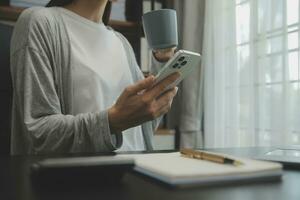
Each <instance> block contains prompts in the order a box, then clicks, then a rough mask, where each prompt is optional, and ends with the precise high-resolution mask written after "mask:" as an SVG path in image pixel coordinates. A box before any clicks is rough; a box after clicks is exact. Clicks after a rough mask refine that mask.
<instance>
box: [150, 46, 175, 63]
mask: <svg viewBox="0 0 300 200" xmlns="http://www.w3.org/2000/svg"><path fill="white" fill-rule="evenodd" d="M175 50H176V47H173V48H168V49H159V50H155V51H153V55H154V57H155V58H156V60H158V61H159V62H167V61H168V60H169V59H170V58H172V57H173V56H174V54H175Z"/></svg>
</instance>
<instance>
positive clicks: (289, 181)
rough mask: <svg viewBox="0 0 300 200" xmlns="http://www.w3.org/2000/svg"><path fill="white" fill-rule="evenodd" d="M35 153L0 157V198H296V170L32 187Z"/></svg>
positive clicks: (248, 151) (299, 180)
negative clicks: (176, 181) (236, 178)
mask: <svg viewBox="0 0 300 200" xmlns="http://www.w3.org/2000/svg"><path fill="white" fill-rule="evenodd" d="M267 150H269V149H267V148H235V149H215V151H218V152H225V153H231V154H234V155H240V156H248V157H252V156H255V155H258V154H260V153H263V152H266V151H267ZM37 159H39V158H37V157H0V199H3V200H5V199H22V200H27V199H30V200H35V199H43V200H44V199H51V200H53V199H55V200H59V199H63V200H68V199H70V200H77V199H85V200H86V199H88V200H93V199H105V200H109V199H122V200H126V199H137V200H141V199H142V200H148V199H149V200H159V199H162V200H168V199H172V200H180V199H183V200H189V199H205V200H215V199H222V200H236V199H242V200H248V199H249V200H250V199H251V200H253V199H264V200H268V199H270V200H276V199H288V200H292V199H297V200H299V199H300V171H296V170H285V171H284V175H283V177H282V181H278V182H260V183H250V184H249V183H243V184H230V185H223V186H207V187H203V186H202V187H194V188H188V189H174V188H170V187H167V186H166V185H163V184H161V183H159V182H157V181H154V180H152V179H150V178H147V177H144V176H141V175H138V174H134V173H129V174H127V175H125V177H124V178H123V181H122V184H117V185H115V186H100V185H89V184H88V183H87V184H86V186H82V185H81V186H80V187H79V188H74V187H68V186H63V187H59V188H56V187H47V188H44V189H37V188H35V187H34V186H33V185H32V184H31V182H30V177H29V176H28V169H29V168H28V167H29V166H30V164H31V163H32V161H34V160H37Z"/></svg>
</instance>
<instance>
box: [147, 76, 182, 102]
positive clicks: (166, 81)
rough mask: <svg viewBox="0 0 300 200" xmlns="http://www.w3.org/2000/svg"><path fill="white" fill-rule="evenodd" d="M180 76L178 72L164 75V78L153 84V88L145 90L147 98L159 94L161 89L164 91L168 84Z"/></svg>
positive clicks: (153, 97)
mask: <svg viewBox="0 0 300 200" xmlns="http://www.w3.org/2000/svg"><path fill="white" fill-rule="evenodd" d="M179 77H180V74H179V73H178V72H175V73H173V74H171V75H169V76H168V77H166V78H165V79H164V80H162V81H161V82H160V83H158V84H157V85H155V86H154V87H153V88H151V89H150V90H148V91H147V93H146V94H145V95H146V96H147V97H148V98H152V99H156V98H157V97H158V96H160V95H161V93H162V92H163V91H165V90H166V89H167V88H168V86H169V85H171V84H172V83H174V82H175V81H176V80H177V79H178V78H179Z"/></svg>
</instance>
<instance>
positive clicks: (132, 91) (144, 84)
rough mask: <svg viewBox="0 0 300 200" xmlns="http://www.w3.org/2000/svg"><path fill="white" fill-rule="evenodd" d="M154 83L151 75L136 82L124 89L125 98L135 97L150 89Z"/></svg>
mask: <svg viewBox="0 0 300 200" xmlns="http://www.w3.org/2000/svg"><path fill="white" fill-rule="evenodd" d="M154 81H155V79H154V76H152V75H151V76H149V77H147V78H145V79H143V80H140V81H138V82H136V83H135V84H133V85H130V86H128V87H127V88H125V91H124V92H125V96H131V95H136V94H137V93H139V92H140V91H142V90H144V89H147V88H149V87H151V86H152V85H153V83H154Z"/></svg>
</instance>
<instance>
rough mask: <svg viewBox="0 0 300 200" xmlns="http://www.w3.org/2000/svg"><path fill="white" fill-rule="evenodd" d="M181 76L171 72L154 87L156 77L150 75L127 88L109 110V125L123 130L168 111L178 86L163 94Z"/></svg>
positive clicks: (112, 128) (113, 130)
mask: <svg viewBox="0 0 300 200" xmlns="http://www.w3.org/2000/svg"><path fill="white" fill-rule="evenodd" d="M177 78H179V74H178V73H174V74H171V75H170V76H168V77H167V78H165V79H164V80H163V81H161V82H160V83H159V84H157V85H155V86H154V87H153V84H154V81H155V78H154V77H153V76H149V77H148V78H145V79H143V80H140V81H138V82H137V83H135V84H134V85H131V86H128V87H127V88H125V90H124V91H123V93H122V94H121V96H120V97H119V98H118V100H117V102H116V103H115V104H114V105H113V106H112V107H111V108H110V109H109V110H108V119H109V126H110V129H111V131H112V132H114V133H118V132H122V131H124V130H126V129H128V128H131V127H135V126H138V125H140V124H142V123H144V122H147V121H150V120H153V119H155V118H157V117H159V116H161V115H163V114H165V113H167V112H168V111H169V110H170V108H171V104H172V100H173V98H174V96H175V95H176V93H177V90H178V88H177V87H174V88H172V89H170V90H168V91H166V92H165V93H163V94H162V91H164V90H165V89H166V88H167V87H168V86H169V85H170V84H171V83H173V82H175V81H176V80H177Z"/></svg>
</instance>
